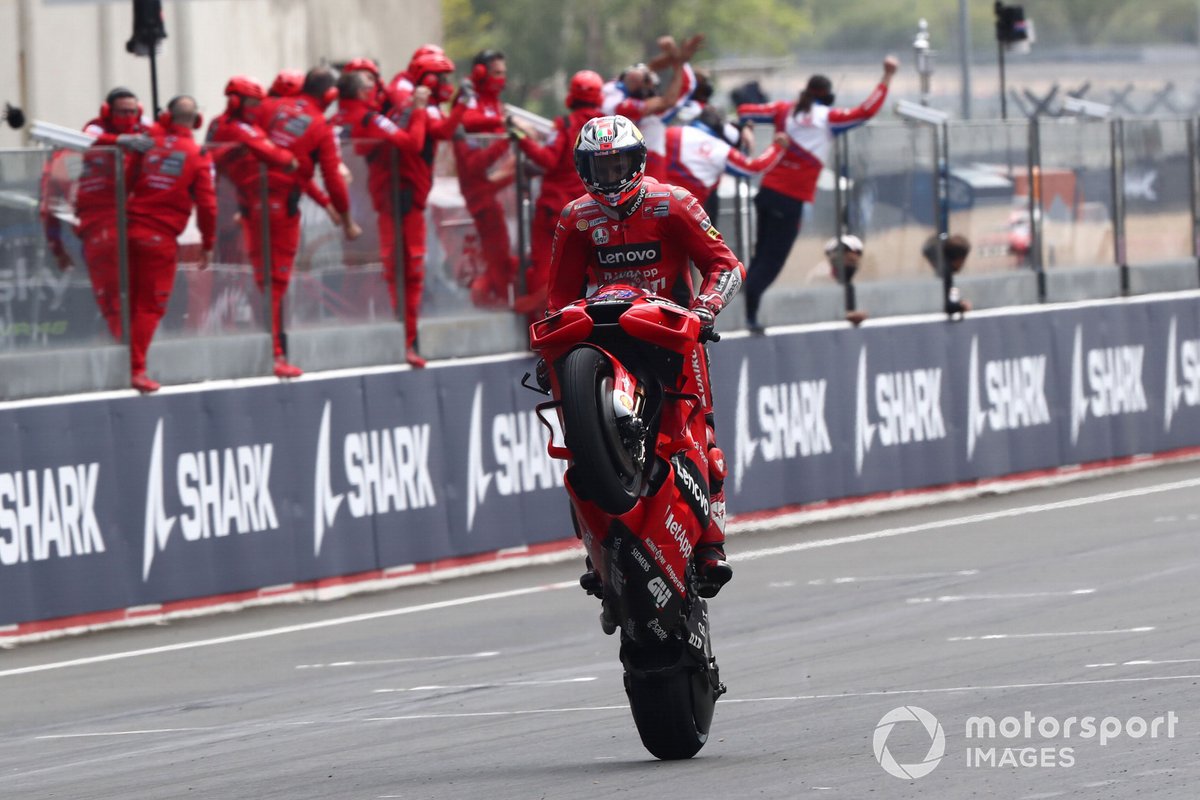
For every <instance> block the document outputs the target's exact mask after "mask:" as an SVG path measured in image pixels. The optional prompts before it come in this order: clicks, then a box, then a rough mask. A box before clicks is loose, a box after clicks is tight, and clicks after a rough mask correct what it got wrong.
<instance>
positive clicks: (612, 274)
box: [547, 116, 746, 594]
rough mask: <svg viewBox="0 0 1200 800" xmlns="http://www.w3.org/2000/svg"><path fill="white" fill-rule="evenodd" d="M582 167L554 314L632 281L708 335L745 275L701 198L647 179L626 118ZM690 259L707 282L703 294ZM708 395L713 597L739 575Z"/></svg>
mask: <svg viewBox="0 0 1200 800" xmlns="http://www.w3.org/2000/svg"><path fill="white" fill-rule="evenodd" d="M575 169H576V170H577V171H578V172H579V177H580V178H581V179H582V180H583V185H584V188H585V189H586V190H587V194H585V195H583V196H581V197H579V198H577V199H575V200H574V201H572V202H570V203H568V204H567V206H566V208H564V209H563V211H562V215H561V216H560V217H559V221H558V228H557V230H556V231H555V234H554V251H553V254H552V256H551V261H550V286H549V296H548V298H547V300H548V305H549V313H554V312H556V311H558V309H560V308H562V307H563V306H565V305H568V304H569V303H572V302H574V301H575V300H578V299H579V298H580V297H581V296H583V292H584V290H585V286H586V285H587V284H588V283H592V284H595V285H599V286H603V285H605V284H608V283H613V282H621V283H632V284H635V285H640V286H642V287H643V288H646V289H649V290H650V291H652V292H654V293H656V294H659V295H662V296H663V297H668V298H671V299H674V300H675V301H676V302H679V303H681V304H683V305H688V306H690V307H691V309H692V311H693V312H694V313H695V314H696V315H697V316H698V317H700V322H701V325H702V327H703V329H704V331H705V333H706V334H707V333H711V332H712V329H713V325H714V323H715V320H716V316H717V314H718V313H719V312H720V311H721V309H722V308H724V307H725V306H726V305H728V303H729V301H730V299H732V298H733V296H734V295H735V294H737V291H738V289H739V288H740V287H741V285H742V280H743V278H744V277H745V275H746V270H745V267H743V266H742V264H741V262H740V261H738V260H737V257H736V256H735V255H734V254H733V253H732V252H731V251H730V249H729V247H728V246H727V245H726V244H725V241H724V239H722V238H721V234H720V233H719V232H718V231H717V229H716V228H715V227H713V224H712V223H711V222H710V221H709V219H708V214H707V213H706V212H705V211H704V207H703V206H702V205H701V204H700V201H699V200H697V199H696V198H695V197H693V196H692V195H691V194H689V193H688V192H687V191H686V190H685V189H680V188H678V187H676V186H670V185H668V184H664V183H659V182H658V181H656V180H654V179H653V178H648V177H646V176H645V169H646V142H645V140H644V139H643V138H642V134H641V131H639V130H638V129H637V126H635V125H634V124H633V123H632V122H631V121H629V119H627V118H626V117H622V116H611V117H597V118H595V119H592V120H589V121H588V122H587V123H586V124H585V125H584V126H583V128H582V130H580V132H579V138H578V139H577V140H576V143H575ZM689 260H690V261H691V262H692V263H694V264H695V265H696V268H697V269H698V270H699V271H700V274H701V275H702V276H703V283H702V285H701V286H700V294H699V295H698V296H696V297H693V292H692V274H691V267H690V266H689ZM606 264H614V265H616V266H613V267H608V266H605V265H606ZM703 338H704V337H703V336H702V340H703ZM701 392H702V402H703V405H704V414H705V421H706V422H707V423H708V443H707V444H708V448H707V449H708V462H709V488H710V491H711V508H712V514H711V522H710V523H709V526H708V528H706V529H705V530H704V531H703V532H702V533H701V535H700V540H699V542H697V544H696V549H695V560H696V566H697V571H698V573H699V577H700V579H701V581H702V582H704V583H705V584H707V585H708V586H709V587H710V588H709V591H710V592H711V594H715V593H716V592H717V591H718V590H719V589H720V587H721V586H722V585H724V584H725V583H726V582H728V581H729V579H730V578H731V577H732V576H733V570H732V569H731V568H730V567H729V564H727V563H726V561H725V489H724V480H725V475H726V468H725V455H724V453H722V452H721V449H720V448H718V447H717V445H716V441H715V438H714V434H713V413H712V388H711V387H710V386H707V385H706V386H702V387H701ZM586 577H587V576H585V578H586Z"/></svg>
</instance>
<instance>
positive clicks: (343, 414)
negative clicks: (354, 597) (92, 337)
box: [0, 293, 1200, 626]
mask: <svg viewBox="0 0 1200 800" xmlns="http://www.w3.org/2000/svg"><path fill="white" fill-rule="evenodd" d="M1198 300H1200V294H1198V293H1188V294H1185V295H1172V296H1171V297H1165V296H1159V297H1153V298H1139V299H1136V300H1126V301H1116V302H1108V303H1094V304H1083V305H1078V306H1065V307H1054V308H1050V307H1038V308H1034V309H1023V310H1015V311H1011V312H1006V313H999V312H997V313H991V314H980V315H977V316H974V317H970V318H968V319H966V320H963V321H957V322H948V321H945V320H910V321H907V322H905V321H899V320H896V321H891V322H887V323H878V324H868V325H866V326H864V327H862V328H859V329H854V328H849V327H846V328H840V327H834V326H823V327H821V328H813V329H807V330H799V329H798V330H796V331H795V332H780V333H776V334H773V335H770V336H767V337H749V338H748V337H742V338H727V339H726V340H725V341H723V342H721V343H720V344H717V345H715V346H713V348H712V355H713V357H714V362H713V374H714V391H715V392H716V395H717V411H718V420H717V427H718V433H719V439H720V443H721V445H722V447H723V448H724V449H725V452H726V455H727V460H728V463H729V466H730V470H731V472H730V477H729V480H728V483H727V487H728V496H729V507H730V510H731V512H732V513H734V514H739V513H748V512H752V511H761V510H765V509H772V508H779V507H783V506H787V505H794V504H799V503H805V502H812V501H818V500H825V499H834V498H840V497H853V496H860V495H867V494H873V493H877V492H882V491H889V490H896V489H907V488H917V487H922V486H934V485H941V484H948V483H959V482H963V481H970V480H974V479H978V478H987V477H995V476H1000V475H1005V474H1011V473H1014V472H1027V471H1031V470H1039V469H1045V468H1052V467H1055V466H1059V465H1066V464H1077V463H1087V462H1092V461H1100V460H1105V459H1110V458H1119V457H1122V456H1128V455H1134V454H1139V453H1153V452H1162V451H1167V450H1173V449H1178V448H1183V447H1190V446H1195V445H1197V444H1200V305H1198ZM531 367H532V361H531V359H530V358H529V357H527V356H513V357H509V358H501V359H493V360H477V361H469V362H467V361H464V362H460V363H453V364H448V365H445V366H441V367H438V368H433V369H428V370H424V371H418V372H413V371H409V370H396V371H391V372H376V373H371V374H363V375H357V376H352V377H339V378H328V379H311V380H304V381H300V382H297V383H293V384H286V385H285V384H262V385H254V386H243V387H239V388H220V389H197V390H196V391H192V392H179V393H171V394H163V395H160V396H155V397H133V396H130V397H121V398H117V399H111V398H106V399H95V400H83V401H78V402H57V403H48V404H44V405H29V404H21V405H13V406H9V407H5V408H0V443H2V444H3V447H2V448H0V626H4V625H13V624H16V623H27V622H31V621H35V620H47V619H52V618H59V617H67V616H75V615H81V614H90V613H95V612H101V611H104V610H108V609H121V608H129V607H135V606H140V605H148V604H158V603H170V602H174V601H179V600H184V599H187V598H196V597H206V596H212V595H225V594H230V593H237V592H243V591H247V590H252V589H256V588H261V587H269V586H274V585H278V584H288V583H293V582H300V581H313V580H317V579H321V578H328V577H332V576H339V575H349V574H354V573H364V572H371V571H378V570H383V569H387V568H390V567H396V566H400V565H406V564H414V563H424V562H430V561H435V560H440V559H446V558H453V557H457V556H466V555H470V554H476V553H485V552H491V551H496V550H501V549H504V548H511V547H518V546H521V545H534V544H538V543H542V542H549V541H555V540H561V539H563V538H566V537H569V536H570V532H571V527H570V522H569V519H568V516H567V511H566V500H565V494H564V492H563V490H562V488H561V484H562V471H563V465H562V463H561V462H557V461H554V460H552V459H550V458H549V457H548V456H547V455H546V451H545V444H546V438H547V432H546V430H545V429H544V428H543V427H542V426H541V425H540V424H538V422H537V420H536V418H535V415H534V413H533V406H534V404H535V402H536V401H537V400H538V399H539V398H538V397H537V396H536V395H534V394H532V393H530V392H528V391H526V390H525V389H523V388H521V387H520V386H519V385H518V380H519V378H520V376H521V375H522V373H524V372H525V371H526V370H528V369H530V368H531Z"/></svg>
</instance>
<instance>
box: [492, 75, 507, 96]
mask: <svg viewBox="0 0 1200 800" xmlns="http://www.w3.org/2000/svg"><path fill="white" fill-rule="evenodd" d="M506 85H508V78H507V77H500V78H493V77H491V76H488V79H487V91H488V92H490V93H491V94H500V93H501V92H503V91H504V87H505V86H506Z"/></svg>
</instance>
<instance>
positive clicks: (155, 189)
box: [129, 123, 217, 391]
mask: <svg viewBox="0 0 1200 800" xmlns="http://www.w3.org/2000/svg"><path fill="white" fill-rule="evenodd" d="M154 139H155V144H154V147H152V148H151V149H150V150H149V151H147V152H146V153H144V154H142V155H140V156H139V157H137V158H135V159H134V160H133V163H132V165H131V166H130V196H129V294H130V297H129V301H130V302H129V305H130V320H131V322H130V337H129V347H130V366H131V369H132V373H133V376H134V384H135V386H137V387H138V388H142V387H141V386H138V382H137V381H138V378H139V376H140V377H141V378H142V379H145V372H146V351H147V350H148V349H149V347H150V340H151V339H152V338H153V337H154V331H155V330H156V329H157V328H158V323H159V320H161V319H162V317H163V314H165V313H166V310H167V301H168V300H169V299H170V296H171V288H172V287H173V286H174V284H175V270H176V267H177V257H178V249H179V246H178V243H177V239H178V237H179V235H180V234H181V233H183V231H184V229H185V228H186V227H187V223H188V219H189V217H191V214H192V208H193V206H194V207H195V208H196V215H197V224H198V226H199V228H200V238H201V247H202V248H203V249H204V251H205V252H208V251H211V250H212V247H213V240H214V237H215V235H216V225H217V222H216V220H217V198H216V194H215V192H214V191H213V180H212V161H211V160H210V159H209V157H208V156H207V155H206V154H205V153H204V152H203V151H202V150H201V149H200V146H199V145H198V144H197V143H196V141H195V139H194V138H193V137H192V129H191V128H188V127H183V126H181V125H177V124H174V123H167V124H160V125H156V126H155V130H154ZM151 384H152V385H151V386H149V387H147V388H145V389H143V390H144V391H153V389H156V388H158V387H157V384H153V383H152V382H151Z"/></svg>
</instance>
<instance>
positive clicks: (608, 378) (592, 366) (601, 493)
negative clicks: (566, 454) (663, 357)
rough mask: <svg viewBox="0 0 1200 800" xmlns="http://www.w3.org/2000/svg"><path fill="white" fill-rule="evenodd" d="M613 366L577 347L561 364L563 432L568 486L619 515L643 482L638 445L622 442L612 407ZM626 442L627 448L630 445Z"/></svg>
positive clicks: (591, 351)
mask: <svg viewBox="0 0 1200 800" xmlns="http://www.w3.org/2000/svg"><path fill="white" fill-rule="evenodd" d="M613 389H614V383H613V368H612V364H610V363H609V362H608V359H607V358H605V357H604V356H603V355H602V354H601V353H600V352H599V351H597V350H594V349H592V348H590V347H580V348H578V349H576V350H572V351H571V352H570V353H568V354H567V357H566V359H565V360H564V362H563V367H562V413H563V435H564V436H565V437H566V444H567V449H569V450H570V451H571V459H572V461H573V465H572V467H571V469H572V470H573V474H572V478H573V480H572V485H573V486H575V487H576V490H577V491H579V492H581V493H582V494H586V496H587V497H588V499H590V500H592V501H593V502H595V503H596V505H598V506H599V507H600V508H601V509H602V510H603V511H604V512H605V513H608V514H612V515H615V516H620V515H621V514H624V513H626V512H627V511H629V510H630V509H631V508H633V506H634V504H635V503H637V499H638V496H639V495H640V494H641V493H642V486H643V485H644V483H645V476H644V473H645V469H644V467H645V465H644V464H643V463H641V459H639V455H638V454H639V451H640V452H644V449H643V448H644V443H643V442H637V443H630V442H627V441H626V440H625V439H624V438H623V437H622V435H621V431H620V429H619V428H618V425H617V418H616V412H615V411H614V410H613ZM631 445H632V446H631Z"/></svg>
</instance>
